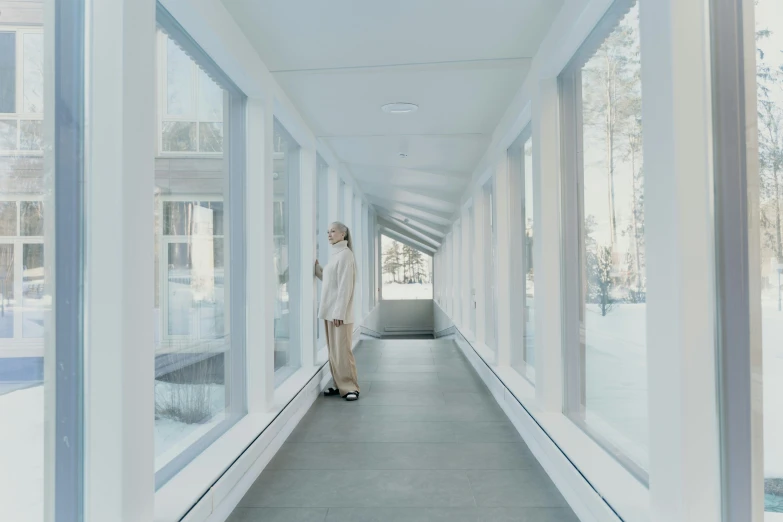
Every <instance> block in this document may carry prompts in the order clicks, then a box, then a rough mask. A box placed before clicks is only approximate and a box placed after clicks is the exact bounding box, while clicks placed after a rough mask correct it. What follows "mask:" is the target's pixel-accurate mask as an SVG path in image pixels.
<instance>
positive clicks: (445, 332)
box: [434, 326, 457, 339]
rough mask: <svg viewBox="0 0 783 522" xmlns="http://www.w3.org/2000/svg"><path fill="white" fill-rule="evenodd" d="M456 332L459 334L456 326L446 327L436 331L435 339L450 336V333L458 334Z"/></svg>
mask: <svg viewBox="0 0 783 522" xmlns="http://www.w3.org/2000/svg"><path fill="white" fill-rule="evenodd" d="M456 334H457V327H456V326H449V327H448V328H444V329H443V330H440V331H438V332H435V333H434V335H435V339H439V338H441V337H448V336H449V335H456Z"/></svg>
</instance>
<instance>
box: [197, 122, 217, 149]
mask: <svg viewBox="0 0 783 522" xmlns="http://www.w3.org/2000/svg"><path fill="white" fill-rule="evenodd" d="M198 150H199V152H223V124H222V123H199V124H198Z"/></svg>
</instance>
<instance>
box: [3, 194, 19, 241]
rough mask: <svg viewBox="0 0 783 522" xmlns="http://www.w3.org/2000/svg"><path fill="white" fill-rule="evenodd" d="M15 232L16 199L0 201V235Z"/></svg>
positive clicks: (13, 234) (8, 234) (11, 234)
mask: <svg viewBox="0 0 783 522" xmlns="http://www.w3.org/2000/svg"><path fill="white" fill-rule="evenodd" d="M16 234H17V232H16V201H0V236H15V235H16Z"/></svg>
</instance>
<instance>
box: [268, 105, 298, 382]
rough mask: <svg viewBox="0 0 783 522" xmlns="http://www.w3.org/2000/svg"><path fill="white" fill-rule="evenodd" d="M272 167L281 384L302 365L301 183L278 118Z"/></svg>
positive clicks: (278, 379)
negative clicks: (298, 217) (299, 309)
mask: <svg viewBox="0 0 783 522" xmlns="http://www.w3.org/2000/svg"><path fill="white" fill-rule="evenodd" d="M273 141H274V147H275V148H274V168H273V173H272V176H273V182H272V183H273V189H274V206H273V225H272V235H273V242H274V260H273V263H274V271H275V272H274V273H275V281H276V283H277V292H276V293H275V309H274V329H275V382H276V384H280V383H281V382H283V381H284V380H285V379H286V378H288V377H289V376H290V375H291V374H292V373H293V372H294V371H295V370H297V369H298V368H299V367H300V366H301V346H299V342H298V336H297V334H298V327H299V318H298V316H297V305H298V274H297V272H298V270H297V268H296V267H297V262H296V260H297V259H298V257H297V256H298V255H299V251H298V249H297V248H294V247H293V245H296V244H297V237H298V227H296V221H295V219H296V215H297V214H298V212H299V208H298V204H297V202H296V201H297V200H296V196H297V194H296V189H297V187H298V183H299V150H300V149H299V144H297V143H296V141H294V139H293V138H292V137H291V136H290V135H289V134H288V132H287V131H286V130H285V129H284V128H283V127H282V125H280V122H278V121H277V120H275V130H274V136H273Z"/></svg>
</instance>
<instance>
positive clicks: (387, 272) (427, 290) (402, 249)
mask: <svg viewBox="0 0 783 522" xmlns="http://www.w3.org/2000/svg"><path fill="white" fill-rule="evenodd" d="M381 250H382V252H383V253H382V254H381V270H382V271H383V298H384V299H385V300H388V301H401V300H416V299H432V298H433V297H432V296H433V294H432V257H431V256H429V255H426V254H423V253H421V252H420V251H419V250H416V249H415V248H411V247H409V246H408V245H403V244H402V243H400V242H399V241H396V240H394V239H391V238H390V237H387V236H381Z"/></svg>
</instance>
